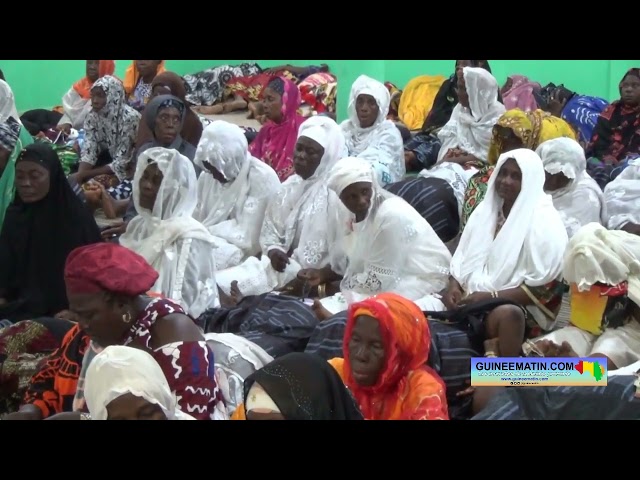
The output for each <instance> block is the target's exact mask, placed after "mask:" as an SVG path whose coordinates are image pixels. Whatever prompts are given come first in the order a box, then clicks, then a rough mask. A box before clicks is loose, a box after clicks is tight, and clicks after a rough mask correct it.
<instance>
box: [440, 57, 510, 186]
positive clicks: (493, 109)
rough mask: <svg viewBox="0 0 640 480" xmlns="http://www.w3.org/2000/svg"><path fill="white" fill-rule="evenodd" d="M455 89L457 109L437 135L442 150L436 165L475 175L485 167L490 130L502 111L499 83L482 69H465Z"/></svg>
mask: <svg viewBox="0 0 640 480" xmlns="http://www.w3.org/2000/svg"><path fill="white" fill-rule="evenodd" d="M456 88H457V93H458V105H456V107H455V108H454V109H453V113H452V114H451V118H450V119H449V121H448V122H447V124H446V125H445V126H444V127H442V129H441V130H440V132H439V133H438V138H439V139H440V142H441V144H442V146H441V147H440V152H439V153H438V159H437V162H436V163H437V164H440V163H443V162H451V163H457V164H458V165H462V166H463V167H464V168H465V169H467V170H470V172H473V173H475V171H477V169H478V168H479V167H481V166H483V165H484V164H486V163H487V159H488V157H489V147H490V145H491V137H492V132H493V126H494V125H495V124H496V122H497V121H498V119H499V118H500V116H501V115H502V114H503V113H504V112H505V108H504V105H502V103H500V102H499V101H498V82H497V81H496V79H495V78H494V77H493V75H491V74H490V73H489V72H487V71H486V70H484V69H482V68H473V67H464V68H463V69H462V74H461V75H460V78H458V83H457V86H456ZM471 174H472V173H471ZM471 174H469V176H471Z"/></svg>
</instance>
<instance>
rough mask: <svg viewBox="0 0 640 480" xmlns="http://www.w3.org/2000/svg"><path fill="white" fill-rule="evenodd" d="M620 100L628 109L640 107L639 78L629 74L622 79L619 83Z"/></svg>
mask: <svg viewBox="0 0 640 480" xmlns="http://www.w3.org/2000/svg"><path fill="white" fill-rule="evenodd" d="M620 98H621V99H622V101H623V102H624V104H625V105H628V106H630V107H635V106H637V105H640V78H638V77H636V76H635V75H631V74H630V75H627V76H626V77H624V79H623V80H622V82H621V83H620Z"/></svg>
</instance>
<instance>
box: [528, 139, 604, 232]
mask: <svg viewBox="0 0 640 480" xmlns="http://www.w3.org/2000/svg"><path fill="white" fill-rule="evenodd" d="M536 153H537V154H538V155H540V158H541V159H542V165H543V166H544V169H545V171H546V172H547V173H549V174H550V175H556V174H558V173H562V174H563V175H564V176H565V177H567V178H568V179H570V180H571V181H570V182H569V184H568V185H567V186H566V187H563V188H559V189H558V190H554V191H552V192H547V193H548V194H550V195H551V198H552V199H553V205H554V207H556V210H558V213H560V216H561V217H562V221H563V222H564V225H565V227H566V229H567V234H568V235H569V238H571V237H573V235H574V234H575V233H576V232H577V231H578V230H579V229H580V227H582V226H583V225H586V224H588V223H591V222H597V223H606V219H607V214H606V208H605V202H604V195H603V193H602V189H601V188H600V186H598V184H597V183H596V182H595V180H593V178H591V177H590V176H589V174H588V173H587V172H586V168H587V159H586V157H585V154H584V149H583V148H582V147H581V146H580V144H579V143H578V142H576V141H575V140H573V139H571V138H554V139H553V140H548V141H546V142H544V143H542V144H540V146H539V147H538V149H537V150H536Z"/></svg>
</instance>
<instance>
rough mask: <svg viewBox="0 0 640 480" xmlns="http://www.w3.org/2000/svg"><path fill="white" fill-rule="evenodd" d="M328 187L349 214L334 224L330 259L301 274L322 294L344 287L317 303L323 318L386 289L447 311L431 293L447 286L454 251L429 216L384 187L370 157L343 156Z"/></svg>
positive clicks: (334, 169)
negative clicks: (439, 236) (317, 267)
mask: <svg viewBox="0 0 640 480" xmlns="http://www.w3.org/2000/svg"><path fill="white" fill-rule="evenodd" d="M329 188H330V189H331V190H333V191H334V192H335V193H336V195H338V196H339V198H340V200H341V201H342V203H343V204H344V206H345V207H346V208H347V209H348V210H349V212H350V215H348V216H345V217H338V221H339V222H340V223H339V224H338V225H337V227H332V228H335V230H336V231H337V235H336V240H335V242H334V243H333V245H331V247H330V251H329V258H330V264H329V265H327V266H325V267H324V268H322V269H304V270H301V271H300V272H299V273H298V278H299V279H300V280H301V281H303V282H306V283H307V285H308V286H310V287H318V293H319V294H320V297H323V296H325V295H326V294H332V293H334V292H335V291H336V290H338V291H339V292H340V293H337V294H336V295H333V296H332V297H329V298H326V299H323V300H321V301H319V302H316V304H315V308H316V309H317V312H316V313H317V314H318V315H319V316H320V319H325V318H328V317H330V316H331V315H332V314H335V313H337V312H339V311H342V310H346V309H347V308H348V305H349V304H351V303H353V302H358V301H360V300H364V299H365V298H369V297H372V296H374V295H379V294H381V293H385V292H396V293H402V295H403V296H404V297H406V298H407V299H409V300H413V301H415V302H416V303H417V304H418V305H419V306H420V307H421V308H422V309H423V310H427V311H436V310H444V305H443V304H442V302H441V301H440V300H439V298H437V297H434V296H433V294H436V293H438V292H440V291H442V290H444V288H445V287H446V286H447V279H448V276H449V265H450V263H451V254H450V253H449V250H448V249H447V247H446V246H445V245H444V243H442V241H441V240H440V239H439V238H438V236H437V235H436V233H435V232H434V231H433V229H432V228H431V226H430V225H429V224H428V223H427V221H426V220H425V219H424V218H422V217H421V216H420V214H419V213H418V212H416V211H415V210H414V209H413V208H412V207H411V206H410V205H408V204H407V203H406V202H405V201H404V200H402V199H401V198H399V197H396V196H395V195H393V194H390V193H388V192H385V191H384V190H383V189H382V188H381V187H380V185H379V184H378V181H377V177H376V174H375V172H374V170H373V166H372V165H371V163H370V162H368V161H367V160H364V159H361V158H344V159H342V160H340V161H339V162H338V163H337V164H336V165H335V167H333V169H332V171H331V176H330V178H329ZM418 239H419V241H418ZM408 252H410V254H408ZM335 284H337V285H338V288H336V285H335ZM323 294H324V295H323ZM321 305H322V306H321Z"/></svg>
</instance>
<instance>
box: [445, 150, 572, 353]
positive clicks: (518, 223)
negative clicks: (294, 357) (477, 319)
mask: <svg viewBox="0 0 640 480" xmlns="http://www.w3.org/2000/svg"><path fill="white" fill-rule="evenodd" d="M544 182H545V173H544V169H543V167H542V161H541V160H540V157H539V156H538V155H537V154H536V153H535V152H533V151H531V150H527V149H517V150H512V151H510V152H508V153H505V154H503V155H502V156H501V157H500V159H499V160H498V164H497V166H496V169H495V173H494V174H493V175H492V176H491V179H490V180H489V184H488V189H487V194H486V197H485V199H484V201H483V202H482V203H481V204H480V205H479V206H478V208H477V209H476V210H475V211H474V213H473V214H472V215H471V217H470V218H469V223H468V224H467V226H466V228H465V229H464V231H463V233H462V237H461V238H460V243H459V245H458V249H457V250H456V252H455V254H454V256H453V260H452V261H451V279H450V282H449V288H448V289H447V292H446V294H445V295H444V297H443V300H444V303H445V305H447V307H448V308H449V309H450V310H454V309H456V308H459V307H461V306H465V305H474V304H480V303H482V302H491V301H492V300H501V301H507V303H511V304H505V305H501V306H498V307H497V308H494V309H490V310H489V311H486V312H485V314H486V316H485V317H484V320H485V322H484V325H485V329H486V337H488V339H497V340H495V342H494V347H495V348H492V349H487V354H488V355H493V354H498V352H496V351H495V350H498V349H499V352H500V354H502V355H503V356H518V355H519V353H520V347H521V344H522V341H523V339H524V336H525V334H529V335H531V336H536V335H537V334H538V332H539V331H540V330H543V331H550V330H551V329H552V328H553V326H554V323H555V318H556V315H557V313H558V310H559V308H560V305H561V300H562V294H563V293H564V288H563V287H562V282H561V274H562V257H563V254H564V251H565V248H566V246H567V242H568V238H567V232H566V229H565V227H564V224H563V223H562V219H561V217H560V214H559V213H558V211H557V210H556V209H555V207H554V206H553V202H552V200H551V196H549V195H547V194H546V193H545V192H544V190H543V187H544ZM519 306H521V307H522V308H520V307H519ZM525 321H526V325H525ZM525 326H528V327H529V331H528V332H527V331H526V328H525ZM485 348H487V343H486V342H485Z"/></svg>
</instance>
